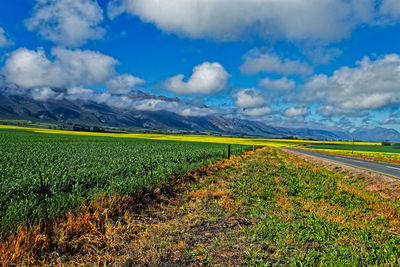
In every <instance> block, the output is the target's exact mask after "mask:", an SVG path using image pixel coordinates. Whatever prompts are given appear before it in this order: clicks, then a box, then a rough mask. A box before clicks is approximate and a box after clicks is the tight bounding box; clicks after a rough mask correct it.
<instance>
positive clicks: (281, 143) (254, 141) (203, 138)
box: [0, 125, 381, 147]
mask: <svg viewBox="0 0 400 267" xmlns="http://www.w3.org/2000/svg"><path fill="white" fill-rule="evenodd" d="M0 129H10V130H24V131H31V132H36V133H49V134H64V135H65V134H67V135H84V136H103V137H115V138H139V139H152V140H169V141H188V142H205V143H218V144H237V145H256V146H271V147H294V146H301V145H307V144H320V143H321V141H312V140H296V139H261V138H260V139H259V138H235V137H219V136H210V135H167V134H135V133H130V134H119V133H97V132H78V131H64V130H52V129H41V128H28V127H19V126H7V125H0ZM323 143H324V144H352V142H339V141H324V142H323ZM354 144H356V145H373V146H375V145H377V146H380V145H381V143H377V142H355V143H354Z"/></svg>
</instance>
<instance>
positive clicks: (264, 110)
mask: <svg viewBox="0 0 400 267" xmlns="http://www.w3.org/2000/svg"><path fill="white" fill-rule="evenodd" d="M272 112H273V110H272V109H271V108H269V107H260V108H246V109H245V110H244V111H243V114H244V115H247V116H263V115H268V114H271V113H272Z"/></svg>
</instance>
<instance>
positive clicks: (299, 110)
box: [283, 106, 309, 117]
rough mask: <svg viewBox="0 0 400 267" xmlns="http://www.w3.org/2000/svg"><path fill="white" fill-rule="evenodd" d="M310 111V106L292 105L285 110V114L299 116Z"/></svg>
mask: <svg viewBox="0 0 400 267" xmlns="http://www.w3.org/2000/svg"><path fill="white" fill-rule="evenodd" d="M308 113H309V110H308V108H306V107H296V106H293V107H290V108H288V109H286V110H285V111H284V112H283V115H284V116H286V117H297V116H304V115H307V114H308Z"/></svg>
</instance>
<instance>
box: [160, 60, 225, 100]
mask: <svg viewBox="0 0 400 267" xmlns="http://www.w3.org/2000/svg"><path fill="white" fill-rule="evenodd" d="M230 77H231V76H230V74H229V73H227V72H226V70H225V69H224V67H223V66H222V65H221V64H219V63H217V62H215V63H210V62H204V63H203V64H201V65H198V66H196V67H194V68H193V74H192V76H191V77H190V78H189V79H188V81H187V82H185V81H184V80H183V79H184V78H185V76H184V75H183V74H178V75H176V76H174V77H171V78H169V79H168V80H166V81H165V82H164V83H163V87H164V88H165V89H166V90H168V91H171V92H174V93H175V94H177V95H192V94H202V95H210V94H212V93H215V92H219V91H222V90H224V89H225V88H226V85H227V82H228V79H229V78H230Z"/></svg>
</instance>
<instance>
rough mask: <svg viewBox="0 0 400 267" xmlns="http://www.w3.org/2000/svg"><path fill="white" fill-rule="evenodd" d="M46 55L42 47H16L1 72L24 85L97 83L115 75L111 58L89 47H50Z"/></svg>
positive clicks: (56, 85) (19, 84)
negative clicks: (50, 49) (51, 48)
mask: <svg viewBox="0 0 400 267" xmlns="http://www.w3.org/2000/svg"><path fill="white" fill-rule="evenodd" d="M51 54H52V59H49V58H48V57H47V56H46V54H45V52H44V51H43V50H42V49H38V50H37V51H35V50H28V49H26V48H21V49H18V50H16V51H14V52H12V53H11V54H10V56H9V57H8V58H7V60H6V63H5V66H4V68H3V72H4V74H5V75H6V78H7V80H8V81H9V82H12V83H15V84H17V85H18V86H21V87H25V88H34V87H57V88H61V87H72V86H81V85H87V86H90V85H100V84H103V83H105V82H107V81H108V80H110V79H111V78H112V77H114V75H115V65H116V64H117V63H118V62H117V61H116V60H115V59H114V58H112V57H110V56H107V55H104V54H101V53H99V52H94V51H89V50H69V49H64V48H54V49H53V50H52V52H51Z"/></svg>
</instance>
